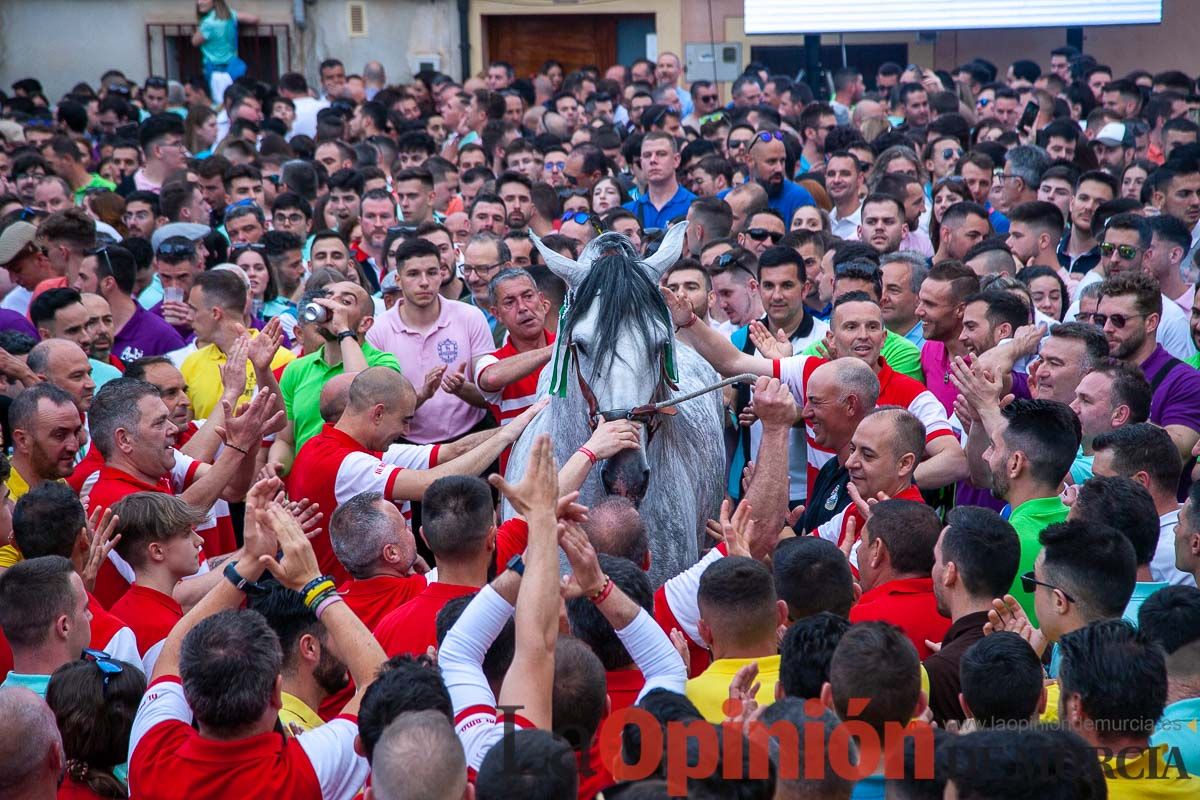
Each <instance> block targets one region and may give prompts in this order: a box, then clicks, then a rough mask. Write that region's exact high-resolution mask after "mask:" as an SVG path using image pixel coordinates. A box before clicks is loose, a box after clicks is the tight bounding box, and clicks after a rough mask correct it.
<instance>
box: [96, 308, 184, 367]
mask: <svg viewBox="0 0 1200 800" xmlns="http://www.w3.org/2000/svg"><path fill="white" fill-rule="evenodd" d="M181 347H183V338H182V337H181V336H180V335H179V334H178V333H176V332H175V329H174V328H172V327H171V326H170V325H168V324H167V321H166V320H164V319H163V318H162V317H160V316H158V315H157V314H151V313H150V312H149V311H147V310H146V309H144V308H142V307H141V305H139V304H138V303H136V302H135V303H134V304H133V316H132V317H130V318H129V321H128V322H126V323H125V325H124V327H122V328H121V330H120V331H118V332H117V335H116V336H114V337H113V347H112V351H113V354H114V355H116V357H117V358H119V359H121V360H122V361H124V362H125V363H126V364H129V363H132V362H134V361H137V360H138V359H139V358H142V357H143V356H161V355H163V354H164V353H169V352H171V351H172V350H178V349H179V348H181Z"/></svg>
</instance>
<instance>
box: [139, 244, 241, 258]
mask: <svg viewBox="0 0 1200 800" xmlns="http://www.w3.org/2000/svg"><path fill="white" fill-rule="evenodd" d="M255 246H256V247H262V245H255ZM238 247H245V245H238ZM233 249H234V251H236V250H237V249H238V248H237V247H234V248H233ZM158 255H160V256H169V257H178V256H184V257H191V256H194V255H196V245H194V244H192V243H191V242H187V243H186V244H185V243H183V242H163V243H162V244H160V245H159V246H158Z"/></svg>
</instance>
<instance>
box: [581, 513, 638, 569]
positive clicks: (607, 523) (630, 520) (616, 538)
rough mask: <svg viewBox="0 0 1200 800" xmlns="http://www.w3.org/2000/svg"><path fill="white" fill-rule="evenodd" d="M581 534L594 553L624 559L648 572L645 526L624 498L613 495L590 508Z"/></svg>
mask: <svg viewBox="0 0 1200 800" xmlns="http://www.w3.org/2000/svg"><path fill="white" fill-rule="evenodd" d="M583 530H584V532H585V533H587V536H588V540H589V541H590V542H591V543H592V547H594V548H596V552H597V553H605V554H607V555H610V556H617V557H618V558H624V559H628V560H629V561H632V562H633V563H634V564H637V565H639V566H640V567H641V568H642V569H650V544H649V535H648V533H647V531H646V523H645V522H644V521H643V520H642V515H641V514H639V513H638V510H637V506H635V505H634V504H633V503H631V502H630V501H629V500H628V499H627V498H624V497H621V496H619V495H613V496H611V497H606V498H604V499H603V500H601V501H600V502H598V503H596V504H595V505H593V506H591V507H590V508H589V509H588V518H587V522H585V523H584V524H583Z"/></svg>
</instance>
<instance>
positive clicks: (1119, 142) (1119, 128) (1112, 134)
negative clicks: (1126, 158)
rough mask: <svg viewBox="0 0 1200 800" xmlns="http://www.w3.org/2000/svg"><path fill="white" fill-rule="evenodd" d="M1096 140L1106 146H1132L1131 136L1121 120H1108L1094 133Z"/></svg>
mask: <svg viewBox="0 0 1200 800" xmlns="http://www.w3.org/2000/svg"><path fill="white" fill-rule="evenodd" d="M1096 141H1097V142H1100V144H1103V145H1106V146H1108V147H1133V136H1132V134H1131V133H1130V132H1129V129H1128V128H1126V127H1125V123H1123V122H1110V123H1108V124H1107V125H1105V126H1104V127H1103V128H1101V129H1100V132H1099V133H1098V134H1096Z"/></svg>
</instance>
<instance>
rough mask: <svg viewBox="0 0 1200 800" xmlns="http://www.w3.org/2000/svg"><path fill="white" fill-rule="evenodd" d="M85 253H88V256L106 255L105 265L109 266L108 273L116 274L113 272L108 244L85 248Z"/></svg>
mask: <svg viewBox="0 0 1200 800" xmlns="http://www.w3.org/2000/svg"><path fill="white" fill-rule="evenodd" d="M84 255H88V256H104V264H105V266H107V267H108V274H109V275H112V274H114V273H113V265H112V259H110V258H109V257H108V245H104V246H103V247H93V248H92V249H91V250H85V251H84Z"/></svg>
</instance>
